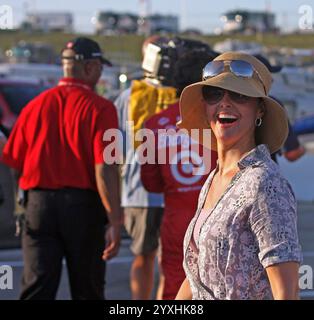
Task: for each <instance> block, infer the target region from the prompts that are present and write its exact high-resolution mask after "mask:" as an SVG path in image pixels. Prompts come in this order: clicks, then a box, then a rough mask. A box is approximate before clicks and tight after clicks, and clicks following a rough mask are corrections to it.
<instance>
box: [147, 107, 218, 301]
mask: <svg viewBox="0 0 314 320" xmlns="http://www.w3.org/2000/svg"><path fill="white" fill-rule="evenodd" d="M179 119H180V112H179V104H178V103H176V104H174V105H171V106H169V108H168V109H167V110H165V111H162V112H160V113H158V114H156V115H154V116H153V117H151V118H150V119H149V120H148V121H147V122H146V124H145V127H146V128H147V129H151V130H153V131H154V135H155V144H154V146H151V149H150V150H148V152H154V155H155V163H154V164H143V165H142V166H141V178H142V183H143V185H144V187H145V188H146V189H147V190H148V191H150V192H162V193H164V196H165V210H164V216H163V221H162V225H161V241H162V255H163V258H162V265H163V269H165V275H166V284H165V292H164V299H173V295H174V292H175V291H176V290H178V289H179V288H177V287H178V286H180V285H181V283H180V281H181V282H182V277H184V272H183V269H182V259H183V239H184V235H185V231H186V229H187V227H188V225H189V223H190V221H191V219H192V218H193V216H194V214H195V211H196V207H197V201H198V196H199V193H200V190H201V188H202V186H203V184H204V182H205V180H206V179H207V177H208V175H209V173H210V172H211V171H212V170H213V169H214V168H215V167H216V162H217V153H216V152H214V151H210V150H205V149H203V148H202V146H200V145H198V144H197V142H195V141H192V140H191V139H190V137H189V136H188V135H187V134H180V132H179V129H178V128H177V127H176V123H177V122H178V121H179ZM165 130H167V133H166V134H165ZM169 130H170V131H169ZM171 131H172V133H175V134H171ZM192 146H193V147H192ZM152 149H154V150H152ZM205 152H206V154H205ZM165 160H166V161H165ZM160 162H163V163H160ZM167 257H171V259H167ZM170 261H172V262H175V261H176V262H175V265H170V264H171V262H170ZM169 274H170V275H171V276H169ZM167 277H168V278H169V277H170V278H171V279H167ZM176 279H177V281H176ZM176 283H177V284H176Z"/></svg>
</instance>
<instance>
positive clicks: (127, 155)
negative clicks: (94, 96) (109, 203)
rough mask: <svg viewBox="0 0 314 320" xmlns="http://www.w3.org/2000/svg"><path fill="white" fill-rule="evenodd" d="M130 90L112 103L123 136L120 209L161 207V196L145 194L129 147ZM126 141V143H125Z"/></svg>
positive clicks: (135, 161) (139, 169)
mask: <svg viewBox="0 0 314 320" xmlns="http://www.w3.org/2000/svg"><path fill="white" fill-rule="evenodd" d="M130 95H131V88H129V89H127V90H125V91H123V92H122V93H121V94H120V95H119V97H118V98H117V99H116V101H115V102H114V104H115V106H116V108H117V113H118V119H119V128H120V130H121V132H122V135H123V147H124V148H123V155H124V159H125V164H124V165H123V167H122V195H121V205H122V207H144V208H147V207H163V203H164V201H163V195H162V194H160V193H150V192H147V191H146V190H145V189H144V187H143V184H142V181H141V166H140V164H139V163H138V162H137V155H136V153H134V150H133V148H132V147H131V142H130V135H129V132H128V130H127V129H128V128H127V121H128V120H129V102H130ZM127 141H128V143H127Z"/></svg>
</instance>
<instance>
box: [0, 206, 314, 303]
mask: <svg viewBox="0 0 314 320" xmlns="http://www.w3.org/2000/svg"><path fill="white" fill-rule="evenodd" d="M298 212H299V234H300V241H301V244H302V248H303V254H304V261H303V264H302V265H303V266H304V265H307V266H310V267H311V268H313V269H314V203H313V202H307V203H299V208H298ZM129 244H130V240H129V239H127V238H125V239H123V241H122V247H121V250H120V253H119V255H118V257H116V258H114V259H113V260H111V261H110V262H109V263H108V265H107V275H106V281H107V285H106V296H107V299H109V300H111V299H121V300H125V299H127V300H128V299H130V298H131V295H130V290H129V282H128V279H129V271H130V266H131V261H132V254H131V252H130V250H129ZM1 265H11V266H12V267H13V290H0V300H7V299H17V297H18V292H19V288H20V278H21V272H22V267H23V261H22V257H21V250H19V249H15V250H0V266H1ZM156 271H157V270H156ZM300 276H302V275H301V274H300ZM307 285H308V287H310V288H311V289H307V290H302V291H301V297H302V299H314V289H313V286H314V280H313V278H312V279H310V280H309V281H308V282H307ZM57 299H61V300H67V299H70V294H69V289H68V279H67V275H66V268H65V266H64V268H63V275H62V279H61V283H60V287H59V291H58V296H57Z"/></svg>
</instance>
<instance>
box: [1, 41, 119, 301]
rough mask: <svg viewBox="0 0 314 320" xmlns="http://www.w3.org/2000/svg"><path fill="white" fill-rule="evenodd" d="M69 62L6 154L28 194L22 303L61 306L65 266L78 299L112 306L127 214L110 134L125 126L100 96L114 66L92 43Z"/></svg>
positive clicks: (69, 50) (71, 48) (26, 113)
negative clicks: (107, 283)
mask: <svg viewBox="0 0 314 320" xmlns="http://www.w3.org/2000/svg"><path fill="white" fill-rule="evenodd" d="M61 58H62V65H63V71H64V76H65V77H64V78H63V79H61V80H60V82H59V84H58V86H56V87H55V88H52V89H50V90H47V91H45V92H44V93H42V94H41V95H39V96H38V97H36V98H35V99H34V100H32V101H31V102H30V103H29V104H28V105H27V106H26V107H25V108H24V109H23V111H22V113H21V115H20V116H19V118H18V120H17V123H16V125H15V127H14V129H13V131H12V133H11V135H10V138H9V140H8V142H7V144H6V146H5V149H4V151H3V160H4V162H5V163H6V164H7V165H9V166H10V167H12V168H14V169H15V170H16V171H17V172H18V173H19V175H20V178H19V186H20V188H22V189H24V190H27V194H28V198H27V203H26V212H25V224H24V227H23V232H22V248H23V257H24V272H23V279H22V291H21V296H20V298H21V299H54V298H55V296H56V292H57V289H58V285H59V281H60V276H61V271H62V259H63V258H65V259H66V262H67V268H68V273H69V282H70V287H71V294H72V298H73V299H104V275H105V262H104V261H103V260H108V259H110V258H112V257H114V256H115V255H116V254H117V253H118V250H119V245H120V224H121V213H120V212H121V210H120V206H119V188H118V181H119V179H118V170H117V166H116V165H109V164H106V159H104V156H103V155H104V154H105V153H104V149H105V147H106V145H107V144H108V143H109V142H105V141H103V134H104V132H105V130H107V129H111V128H118V121H117V114H116V110H115V107H114V105H113V104H112V103H111V102H109V101H108V100H106V99H104V98H102V97H100V96H98V95H97V94H96V93H95V92H94V88H95V85H96V83H97V81H98V80H99V78H100V75H101V71H102V65H103V64H107V65H110V62H109V61H108V60H106V59H105V58H103V56H102V52H101V49H100V47H99V45H98V44H97V43H96V42H94V41H93V40H90V39H87V38H77V39H75V40H73V41H70V42H69V43H68V44H67V46H66V47H65V49H64V50H63V51H62V57H61ZM108 222H109V223H108ZM106 224H107V229H106V245H105V227H106Z"/></svg>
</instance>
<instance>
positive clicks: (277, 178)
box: [183, 145, 302, 300]
mask: <svg viewBox="0 0 314 320" xmlns="http://www.w3.org/2000/svg"><path fill="white" fill-rule="evenodd" d="M238 166H239V168H240V171H239V172H238V173H237V174H236V176H235V177H234V178H233V179H232V181H231V183H230V185H229V187H228V188H227V190H226V191H225V193H224V194H223V195H222V197H221V198H220V200H219V201H218V203H217V204H216V205H215V207H214V208H213V209H212V210H211V211H210V212H209V213H208V216H207V219H205V221H204V223H203V224H202V226H201V228H200V229H199V237H198V240H197V243H195V242H194V241H193V239H194V237H193V230H194V227H195V224H196V222H197V219H198V217H199V214H200V212H201V209H202V207H203V205H204V202H205V199H206V195H207V192H208V189H209V187H210V184H211V181H212V178H213V176H214V174H215V171H213V172H212V173H211V174H210V176H209V177H208V179H207V181H206V183H205V185H204V186H203V189H202V191H201V193H200V196H199V203H198V209H197V211H196V214H195V217H194V218H193V220H192V221H191V223H190V225H189V227H188V229H187V232H186V235H185V239H184V262H183V265H184V269H185V273H186V276H187V278H188V280H189V283H190V286H191V290H192V295H193V299H209V300H214V299H221V300H224V299H233V300H237V299H241V300H242V299H254V300H255V299H258V300H260V299H272V298H273V296H272V291H271V287H270V283H269V280H268V277H267V274H266V271H265V268H266V267H268V266H270V265H273V264H277V263H282V262H287V261H296V262H300V261H301V260H302V254H301V247H300V245H299V240H298V233H297V212H296V200H295V197H294V194H293V191H292V189H291V187H290V185H289V183H288V181H287V180H286V179H285V178H284V177H282V175H281V173H280V172H279V167H278V165H277V164H276V163H275V162H273V161H272V160H271V158H270V154H269V151H268V149H267V147H266V146H265V145H259V146H258V147H256V148H255V149H253V150H252V151H251V152H250V153H249V154H248V155H247V156H245V157H244V158H242V159H241V160H240V161H239V163H238Z"/></svg>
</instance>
